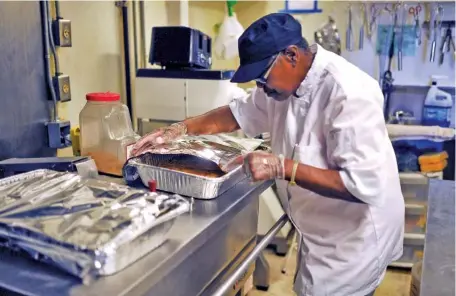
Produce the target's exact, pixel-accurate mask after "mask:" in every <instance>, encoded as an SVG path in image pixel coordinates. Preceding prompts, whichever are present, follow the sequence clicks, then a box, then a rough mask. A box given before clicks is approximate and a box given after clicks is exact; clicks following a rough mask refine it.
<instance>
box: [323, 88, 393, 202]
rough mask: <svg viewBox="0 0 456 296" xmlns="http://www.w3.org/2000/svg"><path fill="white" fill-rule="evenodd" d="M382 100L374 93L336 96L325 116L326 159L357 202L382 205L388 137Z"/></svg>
mask: <svg viewBox="0 0 456 296" xmlns="http://www.w3.org/2000/svg"><path fill="white" fill-rule="evenodd" d="M381 101H382V98H378V94H376V93H375V92H370V93H366V94H365V95H364V96H363V95H359V97H346V96H344V95H341V96H337V97H336V98H335V99H332V100H331V103H330V106H328V107H329V108H328V109H329V110H328V109H327V110H328V112H327V113H326V114H325V115H326V120H325V121H326V124H325V137H326V143H327V157H328V159H329V160H330V162H331V163H332V164H333V165H335V166H336V167H337V168H338V169H339V170H340V176H341V178H342V181H343V183H344V185H345V187H346V188H347V190H348V191H349V192H350V193H351V194H352V195H353V196H355V197H356V198H358V199H359V200H361V201H363V202H365V203H367V204H371V205H381V204H382V203H383V200H382V199H383V198H382V196H383V195H382V193H383V192H384V190H385V186H387V184H386V180H387V176H386V175H385V174H387V173H388V172H386V171H387V167H388V166H387V165H386V161H387V160H386V158H387V155H388V152H387V151H388V150H387V149H388V146H387V145H388V144H389V142H388V141H389V138H388V134H387V132H386V127H385V121H384V118H383V111H382V108H381Z"/></svg>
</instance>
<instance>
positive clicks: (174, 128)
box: [131, 122, 187, 156]
mask: <svg viewBox="0 0 456 296" xmlns="http://www.w3.org/2000/svg"><path fill="white" fill-rule="evenodd" d="M186 133H187V126H186V125H185V123H183V122H178V123H174V124H172V125H170V126H167V127H162V128H159V129H156V130H154V131H153V132H151V133H149V134H147V135H145V136H144V137H142V138H141V139H139V141H138V142H136V144H135V145H134V146H133V150H132V151H131V156H138V155H140V154H143V153H144V152H146V151H147V150H148V149H151V148H154V147H155V146H157V145H160V144H164V143H168V142H170V141H173V140H175V139H178V138H180V137H182V136H184V135H185V134H186Z"/></svg>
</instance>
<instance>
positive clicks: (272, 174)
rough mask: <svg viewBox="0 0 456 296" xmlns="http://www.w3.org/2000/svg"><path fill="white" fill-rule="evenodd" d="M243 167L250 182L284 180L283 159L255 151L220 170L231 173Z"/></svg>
mask: <svg viewBox="0 0 456 296" xmlns="http://www.w3.org/2000/svg"><path fill="white" fill-rule="evenodd" d="M240 165H242V166H243V169H244V172H245V174H246V175H247V176H248V177H249V178H250V179H251V180H252V181H262V180H272V179H284V178H285V169H284V158H283V157H282V156H275V155H273V154H270V153H267V152H263V151H256V152H252V153H249V154H246V155H243V156H240V157H237V158H235V159H234V160H232V161H231V162H229V163H228V164H227V165H226V166H224V167H223V168H222V169H223V170H224V171H232V170H234V169H235V168H237V167H239V166H240Z"/></svg>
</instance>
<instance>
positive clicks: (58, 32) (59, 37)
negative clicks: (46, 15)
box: [52, 19, 72, 47]
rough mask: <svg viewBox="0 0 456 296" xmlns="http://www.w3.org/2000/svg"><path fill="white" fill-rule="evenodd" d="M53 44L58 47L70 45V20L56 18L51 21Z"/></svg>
mask: <svg viewBox="0 0 456 296" xmlns="http://www.w3.org/2000/svg"><path fill="white" fill-rule="evenodd" d="M52 33H53V34H54V42H55V45H57V46H60V47H71V34H72V32H71V21H69V20H64V19H58V20H55V21H54V22H53V23H52Z"/></svg>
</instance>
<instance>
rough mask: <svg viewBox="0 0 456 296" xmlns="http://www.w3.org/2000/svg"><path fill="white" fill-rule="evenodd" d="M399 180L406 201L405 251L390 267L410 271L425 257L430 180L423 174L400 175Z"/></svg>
mask: <svg viewBox="0 0 456 296" xmlns="http://www.w3.org/2000/svg"><path fill="white" fill-rule="evenodd" d="M399 178H400V181H401V188H402V194H403V195H404V201H405V229H404V231H405V233H404V251H403V255H402V257H401V258H400V259H398V260H397V261H395V262H392V263H391V264H390V265H389V266H390V267H396V268H405V269H410V268H412V267H413V264H414V263H415V262H418V261H419V260H421V259H422V256H423V251H424V243H425V238H426V218H427V217H426V216H427V200H428V196H427V195H428V184H429V179H428V177H426V176H424V175H423V174H421V173H400V174H399Z"/></svg>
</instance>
